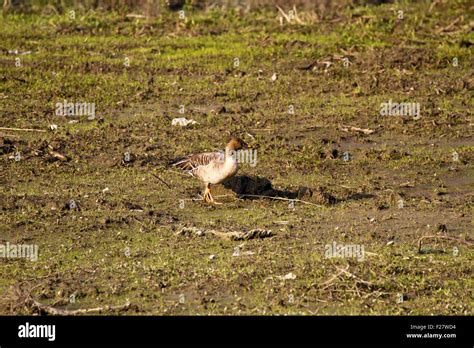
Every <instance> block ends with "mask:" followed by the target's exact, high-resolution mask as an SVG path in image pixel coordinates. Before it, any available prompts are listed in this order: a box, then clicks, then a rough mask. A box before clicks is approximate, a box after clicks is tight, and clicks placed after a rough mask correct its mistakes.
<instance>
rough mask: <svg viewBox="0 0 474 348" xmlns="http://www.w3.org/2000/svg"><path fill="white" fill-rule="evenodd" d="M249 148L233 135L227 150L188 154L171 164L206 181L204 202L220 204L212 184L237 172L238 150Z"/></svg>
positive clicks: (224, 179) (222, 180) (220, 181)
mask: <svg viewBox="0 0 474 348" xmlns="http://www.w3.org/2000/svg"><path fill="white" fill-rule="evenodd" d="M248 148H249V146H248V145H247V144H246V143H245V142H244V141H243V140H242V139H240V138H237V137H231V138H230V139H229V141H228V142H227V145H226V147H225V151H214V152H203V153H198V154H192V155H187V156H185V157H181V158H177V159H175V160H173V161H171V162H170V165H171V166H172V167H175V168H179V169H182V170H184V171H186V172H188V173H189V174H191V175H192V176H194V177H196V178H197V179H199V180H201V181H202V182H203V183H204V187H205V190H204V194H203V199H204V202H206V203H214V204H219V203H217V202H215V201H214V198H213V197H212V194H211V185H216V184H220V183H222V182H224V181H226V180H227V179H229V178H231V177H233V176H234V175H235V174H237V171H238V170H239V166H238V164H237V158H236V154H237V151H239V150H242V149H248Z"/></svg>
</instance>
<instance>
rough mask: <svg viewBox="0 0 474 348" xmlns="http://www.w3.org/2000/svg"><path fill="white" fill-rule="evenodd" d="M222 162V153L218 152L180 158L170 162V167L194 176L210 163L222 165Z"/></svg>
mask: <svg viewBox="0 0 474 348" xmlns="http://www.w3.org/2000/svg"><path fill="white" fill-rule="evenodd" d="M222 162H224V153H223V152H220V151H216V152H203V153H198V154H193V155H188V156H186V157H181V158H177V159H175V160H173V161H172V162H170V165H171V166H173V167H176V168H180V169H182V170H185V171H188V172H189V173H190V174H192V175H194V172H195V171H196V170H197V169H199V168H201V167H205V166H207V165H209V164H211V163H222Z"/></svg>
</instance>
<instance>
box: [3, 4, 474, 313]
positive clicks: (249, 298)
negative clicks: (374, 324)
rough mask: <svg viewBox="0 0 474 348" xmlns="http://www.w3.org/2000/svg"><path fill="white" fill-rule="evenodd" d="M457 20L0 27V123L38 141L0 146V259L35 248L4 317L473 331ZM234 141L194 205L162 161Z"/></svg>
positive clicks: (472, 82) (165, 18) (457, 15)
mask: <svg viewBox="0 0 474 348" xmlns="http://www.w3.org/2000/svg"><path fill="white" fill-rule="evenodd" d="M284 10H286V11H288V10H289V8H288V9H284ZM472 10H473V8H472V5H471V7H470V8H469V4H468V1H440V2H437V3H436V4H435V5H434V6H430V3H429V2H419V3H416V4H408V3H400V4H398V3H395V4H385V5H380V6H367V7H366V6H356V7H348V8H345V9H344V10H338V11H334V12H330V11H328V12H327V13H325V14H324V16H314V15H313V16H312V15H311V14H310V13H305V12H304V11H300V12H298V18H299V19H300V20H299V21H297V20H292V21H291V22H287V21H286V20H285V19H284V18H282V19H281V20H280V18H279V17H281V15H279V13H278V11H276V10H273V9H266V10H265V9H261V10H258V11H257V10H255V11H252V12H245V11H238V10H235V11H231V10H225V11H224V10H218V9H215V10H208V11H191V10H189V11H188V10H186V12H185V18H180V17H179V13H177V12H165V13H161V14H160V15H158V16H157V17H154V18H136V17H126V16H125V15H122V14H104V13H100V12H98V11H95V12H94V11H88V12H81V11H78V13H77V14H76V16H75V18H71V17H70V16H69V15H68V13H64V14H61V13H59V14H55V13H43V14H29V15H15V14H9V15H8V16H7V17H4V18H3V19H1V20H0V81H1V82H0V101H1V102H0V126H1V127H6V128H23V129H24V128H30V129H39V130H45V132H37V131H31V132H27V131H18V130H12V129H0V132H1V133H0V166H1V167H0V173H1V177H0V182H1V188H0V211H1V215H0V244H6V243H10V244H34V245H37V246H38V250H39V254H38V260H37V261H32V260H29V259H19V258H12V257H11V258H0V273H1V275H2V276H1V277H0V314H35V313H41V314H47V313H48V312H50V311H51V308H53V309H60V310H76V309H86V308H95V307H104V306H107V305H114V306H122V307H120V309H118V310H110V311H107V310H106V311H102V313H104V312H105V313H113V314H118V313H120V314H127V315H142V314H158V315H178V314H226V315H231V314H234V315H235V314H237V315H238V314H257V315H258V314H316V315H331V314H369V315H372V314H415V315H419V314H446V315H453V314H470V315H472V314H473V310H472V295H473V294H472V289H473V283H472V258H473V248H472V245H473V244H472V243H473V235H472V232H473V218H472V212H473V211H472V209H473V197H474V191H473V189H474V166H473V159H474V134H473V124H474V123H473V122H474V121H473V118H472V115H473V114H472V109H473V108H472V95H473V94H472V91H473V87H474V75H473V69H472V68H473V67H472V62H473V60H472V45H473V42H474V36H473V32H472V23H473V22H472V21H473V18H472V15H471V14H472V13H473V11H472ZM400 11H403V12H402V15H400ZM469 13H470V14H469ZM15 50H17V52H16V51H15ZM274 74H276V75H274ZM272 76H273V78H272ZM65 100H66V101H67V102H74V103H76V102H86V103H94V104H95V118H94V119H93V120H88V118H87V116H58V115H56V114H55V110H56V107H55V106H56V103H58V102H60V103H61V102H63V101H65ZM390 100H391V101H392V102H399V103H401V102H405V103H419V106H420V114H419V115H418V116H415V117H414V115H402V116H382V115H381V114H380V109H381V103H388V102H389V101H390ZM182 106H183V107H182ZM176 117H186V118H188V119H194V120H195V121H197V122H198V124H195V125H189V126H187V127H177V126H171V122H172V119H173V118H176ZM51 125H56V126H57V128H56V127H53V128H54V129H51V127H50V126H51ZM351 127H358V128H361V129H365V130H366V132H365V133H364V132H363V131H360V130H357V129H355V128H351ZM231 134H233V135H237V136H240V137H242V138H243V139H244V140H245V141H246V142H248V143H249V144H251V145H252V146H253V148H254V149H256V150H257V156H258V157H257V159H258V162H257V165H256V166H250V165H248V164H243V165H242V166H241V170H240V172H239V178H237V179H235V180H236V181H235V182H233V183H228V184H227V185H226V186H225V187H224V186H222V185H220V186H218V187H216V188H215V189H216V190H215V193H214V194H215V196H216V199H217V200H218V201H219V202H221V203H223V204H221V205H207V204H204V203H203V202H202V201H200V200H199V194H200V192H201V189H202V187H201V184H200V183H199V182H198V181H196V180H195V179H193V178H191V177H189V176H186V175H184V174H182V173H180V172H178V171H176V170H170V169H168V168H167V163H168V161H169V160H170V159H172V158H174V157H178V156H182V155H185V154H188V153H192V152H199V151H205V150H214V149H221V148H223V147H224V146H225V141H226V139H227V138H228V136H229V135H231ZM243 194H250V195H263V196H269V197H249V196H243ZM254 229H261V230H265V231H269V230H271V231H272V232H271V233H268V234H261V235H258V234H256V235H253V237H255V238H250V237H251V236H252V235H249V234H239V233H236V234H235V235H238V236H241V238H230V237H229V236H230V235H227V233H230V232H243V233H245V232H248V231H251V230H254ZM209 231H211V232H212V231H213V232H217V233H211V232H209ZM242 236H243V237H242ZM249 236H250V237H249ZM424 236H430V237H426V238H422V237H424ZM263 237H265V238H263ZM333 243H336V244H337V245H355V246H358V247H359V248H362V247H363V250H364V254H363V257H356V256H357V255H356V256H354V255H347V257H328V254H327V253H326V246H327V245H333ZM359 250H361V249H359ZM329 256H331V255H329ZM128 303H129V304H130V305H126V306H123V305H124V304H128Z"/></svg>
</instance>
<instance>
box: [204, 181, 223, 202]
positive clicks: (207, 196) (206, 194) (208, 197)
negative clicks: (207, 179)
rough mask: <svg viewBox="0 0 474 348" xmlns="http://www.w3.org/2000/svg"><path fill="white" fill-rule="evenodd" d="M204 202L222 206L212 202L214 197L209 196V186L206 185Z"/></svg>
mask: <svg viewBox="0 0 474 348" xmlns="http://www.w3.org/2000/svg"><path fill="white" fill-rule="evenodd" d="M203 198H204V202H206V203H211V204H222V203H218V202H216V201H215V200H214V197H212V194H211V184H206V189H205V191H204V197H203Z"/></svg>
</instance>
